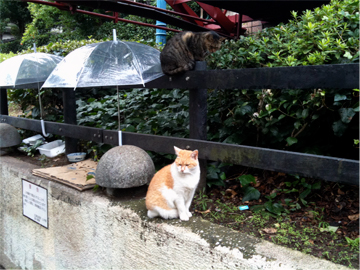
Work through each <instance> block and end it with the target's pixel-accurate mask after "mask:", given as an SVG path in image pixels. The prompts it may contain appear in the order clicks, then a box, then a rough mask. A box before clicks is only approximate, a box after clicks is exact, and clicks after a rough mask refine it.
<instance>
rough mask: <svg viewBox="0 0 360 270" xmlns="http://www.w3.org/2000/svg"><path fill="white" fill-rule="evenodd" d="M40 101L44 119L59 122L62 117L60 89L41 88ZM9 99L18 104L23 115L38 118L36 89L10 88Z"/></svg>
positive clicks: (37, 93)
mask: <svg viewBox="0 0 360 270" xmlns="http://www.w3.org/2000/svg"><path fill="white" fill-rule="evenodd" d="M40 93H41V102H42V106H43V112H44V115H43V116H42V118H43V119H44V120H46V121H53V122H59V121H60V122H61V121H62V119H63V111H62V110H63V99H62V91H61V90H59V89H50V88H47V89H42V90H41V92H40ZM8 97H9V100H11V101H13V102H15V103H17V104H19V105H20V107H21V110H22V111H23V112H24V114H25V115H28V117H30V118H33V119H40V117H41V115H40V105H39V92H38V89H10V90H8Z"/></svg>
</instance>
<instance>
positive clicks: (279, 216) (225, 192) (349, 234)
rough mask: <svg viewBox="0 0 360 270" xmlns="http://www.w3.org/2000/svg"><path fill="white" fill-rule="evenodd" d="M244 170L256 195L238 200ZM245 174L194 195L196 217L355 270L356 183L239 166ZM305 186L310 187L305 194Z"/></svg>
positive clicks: (357, 222) (356, 263)
mask: <svg viewBox="0 0 360 270" xmlns="http://www.w3.org/2000/svg"><path fill="white" fill-rule="evenodd" d="M244 173H246V174H251V175H253V176H254V177H255V179H256V183H253V184H252V185H251V186H252V187H254V188H255V189H256V190H258V191H259V192H260V194H261V195H260V198H259V199H257V200H251V201H245V202H243V201H242V199H243V197H244V190H243V188H242V185H241V184H240V181H239V179H238V178H239V176H240V175H244ZM244 173H242V174H239V175H235V176H233V177H230V178H229V179H228V180H225V181H224V183H225V185H224V186H215V185H214V186H212V187H210V188H207V190H206V191H203V192H201V193H199V194H197V195H196V196H195V198H194V201H193V205H192V211H193V212H195V215H197V216H201V217H202V218H204V219H207V220H209V221H211V222H214V223H217V224H220V225H223V226H226V227H229V228H232V229H234V230H238V231H241V232H243V233H247V234H249V235H254V236H256V237H259V238H262V239H264V240H267V241H270V242H273V243H276V244H279V245H283V246H287V247H289V248H291V249H295V250H299V251H301V252H304V253H307V254H311V255H313V256H316V257H319V258H323V259H327V260H330V261H332V262H334V263H338V264H342V265H345V266H350V267H353V268H356V269H359V187H358V186H351V185H344V184H339V183H333V182H327V181H319V180H315V179H308V178H306V179H304V178H296V177H294V176H289V175H285V174H282V173H276V172H269V171H260V170H249V169H244ZM308 187H314V189H311V188H310V192H309V190H307V188H308ZM315 188H316V189H315ZM307 193H308V194H307ZM301 194H302V195H301ZM304 194H305V195H306V194H307V196H304ZM301 197H303V199H302V198H301ZM239 206H245V208H247V206H248V207H249V209H248V210H240V209H239Z"/></svg>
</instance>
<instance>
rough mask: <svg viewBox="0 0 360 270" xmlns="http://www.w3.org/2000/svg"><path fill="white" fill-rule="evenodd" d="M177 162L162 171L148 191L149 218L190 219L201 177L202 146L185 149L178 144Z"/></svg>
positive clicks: (152, 181)
mask: <svg viewBox="0 0 360 270" xmlns="http://www.w3.org/2000/svg"><path fill="white" fill-rule="evenodd" d="M174 149H175V153H176V155H177V158H176V159H175V162H174V163H172V164H170V165H167V166H165V167H164V168H162V169H161V170H160V171H158V172H157V173H156V174H155V175H154V177H153V179H152V180H151V182H150V185H149V189H148V191H147V194H146V208H147V209H148V212H147V215H148V217H149V218H154V217H156V216H160V217H162V218H164V219H173V218H180V219H181V220H184V221H187V220H189V218H190V217H191V216H192V214H191V213H190V211H189V208H190V205H191V201H192V199H193V197H194V193H195V189H196V187H197V185H198V183H199V180H200V166H199V161H198V154H199V152H198V150H195V151H189V150H182V149H179V148H177V147H176V146H174Z"/></svg>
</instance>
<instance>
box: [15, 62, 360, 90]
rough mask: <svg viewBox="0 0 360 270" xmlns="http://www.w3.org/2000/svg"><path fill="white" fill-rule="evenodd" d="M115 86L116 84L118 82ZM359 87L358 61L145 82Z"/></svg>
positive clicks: (218, 86) (227, 71)
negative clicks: (354, 62)
mask: <svg viewBox="0 0 360 270" xmlns="http://www.w3.org/2000/svg"><path fill="white" fill-rule="evenodd" d="M113 87H116V85H114V86H113ZM358 87H359V64H358V63H356V64H337V65H321V66H297V67H272V68H244V69H224V70H198V71H188V72H186V73H184V74H180V75H176V76H165V75H164V76H162V77H160V78H158V79H156V80H153V81H151V82H148V83H146V84H145V88H168V89H171V88H179V89H196V88H202V89H205V88H206V89H315V88H330V89H353V88H358ZM16 88H18V87H16ZM107 88H108V87H107ZM121 88H122V89H127V88H144V86H143V85H122V86H121Z"/></svg>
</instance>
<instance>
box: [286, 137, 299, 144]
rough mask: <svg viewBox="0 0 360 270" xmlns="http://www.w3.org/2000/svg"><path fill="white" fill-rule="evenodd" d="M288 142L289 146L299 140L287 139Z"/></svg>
mask: <svg viewBox="0 0 360 270" xmlns="http://www.w3.org/2000/svg"><path fill="white" fill-rule="evenodd" d="M286 142H287V143H288V145H289V146H291V145H293V144H294V143H297V142H298V139H296V138H294V137H287V138H286Z"/></svg>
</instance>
